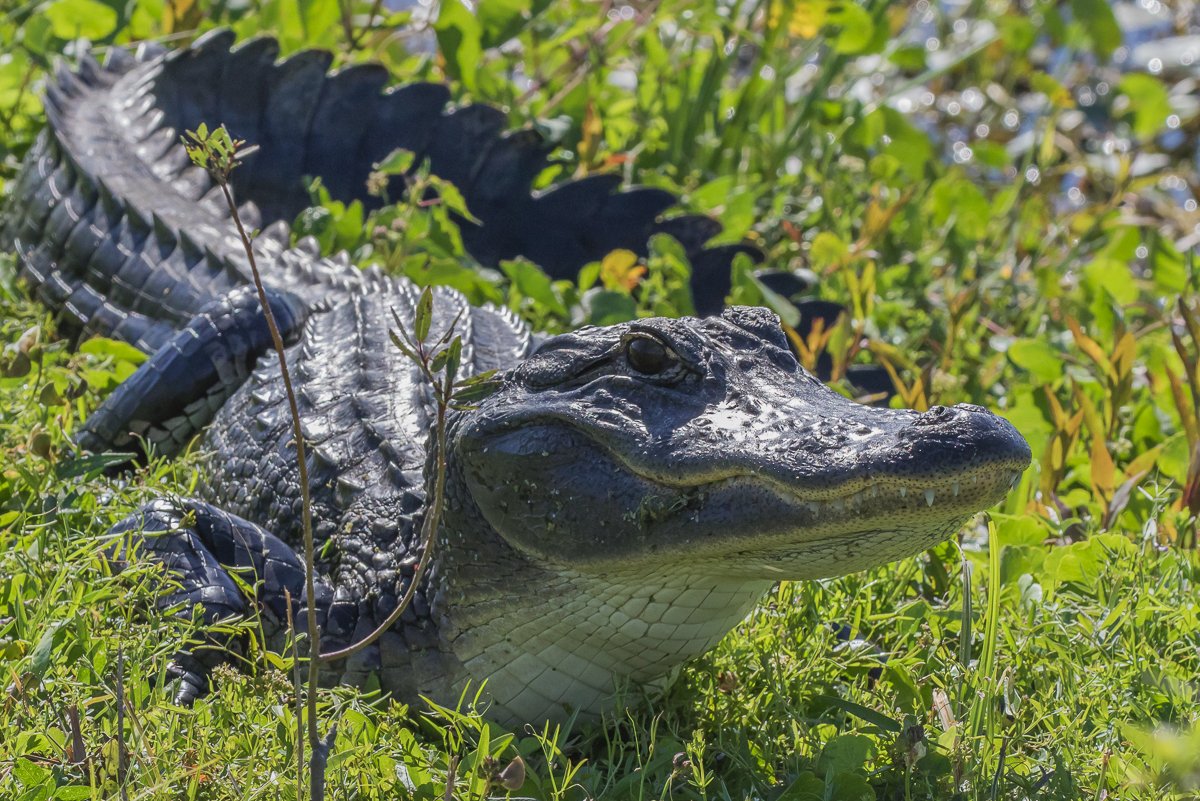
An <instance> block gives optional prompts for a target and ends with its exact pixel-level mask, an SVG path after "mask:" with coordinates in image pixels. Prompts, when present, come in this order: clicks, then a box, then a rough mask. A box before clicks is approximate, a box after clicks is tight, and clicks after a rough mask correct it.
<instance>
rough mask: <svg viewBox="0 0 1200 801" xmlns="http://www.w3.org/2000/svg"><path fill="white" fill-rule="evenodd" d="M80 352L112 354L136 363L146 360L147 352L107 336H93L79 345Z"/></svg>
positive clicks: (114, 356)
mask: <svg viewBox="0 0 1200 801" xmlns="http://www.w3.org/2000/svg"><path fill="white" fill-rule="evenodd" d="M79 352H80V353H87V354H90V355H92V356H111V357H112V358H114V359H116V360H118V361H125V362H129V363H131V364H135V365H136V364H141V363H142V362H144V361H146V354H145V353H142V352H141V351H140V350H138V349H137V348H135V347H134V346H133V345H130V344H129V343H127V342H121V341H119V340H116V339H109V338H107V337H92V338H91V339H89V340H88V341H87V342H84V343H83V344H82V345H80V346H79Z"/></svg>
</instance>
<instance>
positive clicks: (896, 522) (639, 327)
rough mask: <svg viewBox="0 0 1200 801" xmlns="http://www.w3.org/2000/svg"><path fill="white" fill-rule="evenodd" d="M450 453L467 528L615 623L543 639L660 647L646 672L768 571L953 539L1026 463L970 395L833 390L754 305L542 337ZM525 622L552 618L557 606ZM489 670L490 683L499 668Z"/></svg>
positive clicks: (808, 570)
mask: <svg viewBox="0 0 1200 801" xmlns="http://www.w3.org/2000/svg"><path fill="white" fill-rule="evenodd" d="M452 453H453V461H454V464H455V476H456V481H457V483H458V484H459V485H460V491H461V492H460V497H463V498H469V503H470V505H472V506H473V511H472V514H473V516H474V517H476V519H477V525H478V523H482V524H484V527H485V528H487V529H490V531H491V532H492V534H493V535H494V536H495V537H497V538H498V539H499V540H501V541H502V542H503V544H504V546H505V547H506V548H507V549H508V550H509V552H510V554H511V558H513V559H517V560H521V561H523V562H525V563H526V564H528V565H531V566H534V567H536V569H537V570H538V571H539V576H541V578H540V579H539V581H538V582H535V583H537V584H539V586H540V588H541V589H539V590H538V591H539V592H541V593H543V594H544V595H545V596H546V597H547V598H553V597H554V596H556V594H557V593H556V591H555V588H556V587H558V586H561V585H562V584H564V583H569V584H571V585H572V587H573V589H572V597H576V596H579V595H582V596H583V597H585V598H586V597H588V595H589V593H590V594H591V595H592V596H593V597H595V596H602V598H598V599H597V601H596V606H599V605H603V604H607V605H608V608H609V609H610V613H609V615H608V616H609V618H611V619H612V620H613V621H615V622H613V623H611V624H608V623H605V615H604V614H603V613H598V612H597V611H596V609H595V608H593V609H591V610H588V614H587V616H586V617H581V616H579V615H576V616H575V617H574V618H572V619H571V620H570V621H568V622H567V623H564V625H563V627H560V630H559V631H558V633H557V634H556V635H555V636H556V637H557V638H559V639H558V640H557V642H558V643H559V644H560V645H561V643H562V638H563V637H566V638H568V639H573V640H578V641H579V642H578V643H577V646H578V647H575V648H573V649H568V650H572V652H573V653H575V654H578V653H580V649H582V651H585V652H588V653H589V655H588V656H585V657H584V660H585V661H590V662H592V663H594V662H595V661H596V660H600V661H602V662H603V661H605V660H604V658H603V656H604V653H603V652H604V649H611V648H613V647H617V646H615V645H614V643H616V642H617V641H618V640H620V641H621V642H623V643H624V646H623V647H625V648H626V650H629V651H636V652H637V654H641V655H643V656H645V655H647V654H649V653H650V652H653V651H655V649H658V650H659V651H661V652H662V653H661V654H660V655H659V657H653V656H645V659H644V661H645V662H646V665H645V667H644V669H640V670H639V669H638V660H637V659H636V658H634V659H633V662H632V664H633V666H634V671H633V672H634V674H636V675H634V678H640V679H642V680H645V679H646V678H652V677H653V674H655V673H656V672H657V673H662V672H664V671H665V670H666V669H669V668H670V667H671V666H672V665H671V664H669V663H671V662H672V659H673V661H674V662H675V663H678V662H680V661H682V659H683V658H685V657H686V656H688V655H690V654H691V653H696V652H699V651H701V650H703V649H704V648H707V647H709V646H710V645H711V644H712V643H713V642H715V639H716V638H719V636H720V635H721V634H723V633H724V632H725V631H727V630H728V629H729V628H730V627H731V626H733V625H736V623H737V621H738V620H739V619H740V618H741V616H743V615H744V614H745V613H746V610H747V609H748V608H749V607H750V606H752V604H753V602H754V600H755V599H756V598H757V597H759V596H760V595H761V593H762V591H763V590H764V589H765V588H766V587H769V586H770V583H771V582H773V581H775V580H778V579H812V578H821V577H828V576H835V575H840V574H843V573H847V572H850V571H854V570H861V569H864V568H867V567H871V566H874V565H879V564H883V563H885V562H889V561H893V560H896V559H900V558H903V557H906V556H910V555H913V554H916V553H919V552H921V551H923V550H925V549H927V548H929V547H931V546H932V545H934V544H936V543H938V542H940V541H941V540H943V539H945V538H947V537H949V536H950V535H952V534H953V533H954V532H955V531H957V530H958V528H959V527H960V526H961V525H962V524H963V523H964V522H965V521H966V520H967V519H968V518H969V517H970V516H971V515H973V514H974V513H976V512H978V511H980V510H982V509H985V508H987V507H988V506H991V505H992V504H994V503H996V502H997V501H999V500H1000V499H1001V498H1003V497H1004V495H1005V493H1006V492H1007V491H1008V490H1009V489H1010V488H1011V486H1012V485H1013V483H1014V482H1015V481H1016V479H1017V478H1018V477H1019V476H1020V474H1021V472H1022V471H1023V470H1024V469H1025V467H1026V466H1027V465H1028V464H1029V460H1030V450H1029V446H1028V445H1027V444H1026V443H1025V441H1024V440H1023V439H1022V438H1021V436H1020V435H1019V434H1018V433H1017V431H1016V430H1015V429H1014V428H1013V427H1012V426H1011V425H1009V424H1008V423H1007V422H1005V421H1004V420H1002V419H1001V418H999V417H997V416H995V415H994V414H992V413H991V412H988V411H987V410H985V409H983V408H981V407H978V406H970V405H959V406H954V407H951V408H946V407H934V408H933V409H931V410H929V411H927V412H924V413H918V412H915V411H910V410H895V409H879V408H871V407H867V406H863V405H860V404H857V403H854V402H853V401H850V400H848V399H846V398H844V397H842V396H841V395H839V394H837V393H836V392H834V391H833V390H831V389H829V388H827V387H825V386H824V385H822V384H821V383H820V382H819V381H817V380H816V379H815V378H813V377H812V376H811V375H810V374H808V373H807V372H805V370H804V369H803V368H801V367H800V365H799V364H798V363H797V362H796V359H795V358H794V357H793V355H792V353H791V351H790V350H789V348H788V346H787V341H786V339H785V337H784V334H783V332H782V331H781V329H780V326H779V321H778V319H777V318H776V317H775V316H774V315H773V314H771V313H769V312H767V311H765V310H763V309H753V308H733V309H729V310H727V311H726V312H725V313H724V314H722V315H721V316H720V317H714V318H707V319H676V320H672V319H647V320H639V321H636V322H632V323H628V324H624V325H618V326H612V327H607V328H584V329H581V330H579V331H577V332H575V333H572V334H566V335H563V336H558V337H555V338H552V339H549V340H548V341H546V342H545V343H544V344H543V345H542V346H541V347H540V348H539V349H538V350H537V351H536V352H535V353H534V354H533V355H532V356H531V357H530V358H529V359H528V360H526V361H525V362H524V363H523V364H522V365H521V366H520V367H519V368H518V369H516V370H514V371H513V372H511V373H510V374H509V375H508V376H507V377H506V379H505V381H504V383H503V386H502V388H501V389H500V391H499V392H497V393H496V394H495V395H493V396H491V397H490V398H488V399H487V400H486V401H485V402H484V403H483V404H482V406H481V407H480V408H478V409H477V410H475V411H473V412H471V413H469V414H468V415H465V416H464V417H463V419H461V420H459V421H458V422H457V424H456V425H455V427H454V434H453V445H452ZM479 518H481V519H482V520H479ZM672 576H674V577H677V578H678V581H675V582H674V584H673V583H672V580H671V577H672ZM451 580H452V579H451ZM473 580H477V578H476V579H473ZM583 585H586V587H590V588H591V589H590V590H589V589H586V588H584V589H582V590H581V589H580V588H581V586H583ZM664 585H666V586H668V587H669V586H675V590H674V591H670V592H666V593H664V592H662V591H661V588H662V587H663V586H664ZM616 587H624V588H625V589H624V590H620V589H614V588H616ZM639 588H652V590H651V589H643V590H641V591H640V593H641V595H642V596H646V598H645V599H643V600H647V604H648V605H650V606H653V605H655V604H658V605H659V606H661V607H663V608H662V609H660V610H658V611H657V612H656V613H655V619H653V620H646V619H644V618H641V619H639V616H640V615H642V614H643V613H644V611H645V610H644V609H641V608H640V607H639V606H638V603H636V602H635V603H632V605H631V603H630V598H633V599H635V600H636V599H637V598H638V597H639ZM697 588H701V589H703V590H704V591H705V592H707V593H708V595H707V596H705V597H706V598H708V599H709V601H710V602H709V603H708V605H707V606H704V607H703V611H704V614H703V615H700V614H693V613H694V612H696V610H697V608H699V607H697V606H696V605H697V604H698V603H699V601H697V600H696V599H697V598H698V597H699V596H697V595H696V594H695V592H692V591H694V590H696V589H697ZM718 590H719V595H720V597H721V598H723V599H724V600H723V601H722V602H721V603H720V604H713V603H711V597H712V594H713V593H714V592H717V591H718ZM689 593H690V595H689ZM562 597H567V594H566V593H565V592H564V593H563V594H562ZM687 597H691V599H692V600H691V602H690V603H691V606H690V607H688V608H685V609H684V610H683V611H682V612H678V611H677V612H676V613H674V614H673V613H671V612H669V611H668V610H670V609H672V608H673V607H674V606H675V605H676V602H677V601H678V600H679V599H680V598H687ZM603 599H607V600H603ZM722 604H723V606H722ZM718 606H722V608H716V607H718ZM526 608H527V609H528V608H529V607H528V605H526ZM631 609H632V610H635V611H634V612H633V613H631V612H630V610H631ZM621 610H624V611H621ZM536 617H537V623H538V625H539V626H541V627H543V628H550V627H552V621H553V620H554V619H555V618H556V610H555V606H554V603H553V602H551V603H549V604H548V605H547V607H546V608H545V609H543V610H542V611H540V612H538V613H537V614H536ZM671 621H674V623H673V624H672V625H670V626H667V627H666V628H662V627H661V626H662V624H663V623H664V622H668V623H669V622H671ZM478 622H479V621H473V625H475V624H478ZM639 623H641V624H644V626H643V625H639ZM506 625H508V626H509V627H513V626H518V627H519V625H518V623H517V622H513V621H510V622H509V623H508V624H506ZM606 625H607V626H610V627H615V630H614V631H608V630H606V628H605V626H606ZM656 625H657V626H659V628H658V629H657V636H656V635H655V628H654V627H655V626H656ZM688 625H692V626H693V628H694V630H692V631H690V632H687V633H686V634H684V635H681V634H679V629H680V628H681V627H687V626H688ZM568 630H569V631H568ZM622 632H623V633H622ZM664 638H666V639H667V640H669V641H670V642H669V643H668V647H662V643H661V642H659V641H660V640H662V639H664ZM589 643H591V645H590V646H589ZM596 643H603V644H604V646H603V648H599V649H598V648H597V647H596V645H595V644H596ZM679 643H683V644H682V645H679ZM676 646H678V647H676ZM671 648H675V651H674V652H672V653H668V652H670V651H671ZM525 650H526V651H527V650H528V649H525ZM467 656H468V658H470V657H472V656H475V657H478V654H476V653H474V652H472V653H471V654H468V655H467ZM629 656H630V655H629V654H627V655H626V661H625V662H624V663H623V664H625V665H628V664H629V662H628V657H629ZM635 656H636V655H635ZM483 661H484V662H487V663H488V665H490V667H488V668H487V669H485V670H483V671H482V672H483V673H484V674H487V675H488V676H491V677H492V680H495V676H496V671H495V667H496V664H495V663H496V660H495V659H486V660H483ZM501 661H502V660H501ZM614 662H616V661H614ZM475 672H480V671H475ZM596 681H597V682H601V681H602V679H601V677H599V676H598V677H597V678H596ZM610 683H611V681H610ZM572 697H578V696H577V695H575V696H572ZM514 714H515V715H516V716H518V717H519V716H520V715H521V713H520V711H518V710H514Z"/></svg>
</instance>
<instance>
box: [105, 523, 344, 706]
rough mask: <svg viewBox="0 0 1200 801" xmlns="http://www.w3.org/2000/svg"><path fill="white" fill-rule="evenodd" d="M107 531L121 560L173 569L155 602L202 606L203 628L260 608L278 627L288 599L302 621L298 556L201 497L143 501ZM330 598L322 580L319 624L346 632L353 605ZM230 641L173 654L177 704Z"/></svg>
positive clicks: (204, 679) (197, 691)
mask: <svg viewBox="0 0 1200 801" xmlns="http://www.w3.org/2000/svg"><path fill="white" fill-rule="evenodd" d="M110 533H111V534H113V535H116V536H117V537H118V538H119V544H118V545H117V546H116V549H115V550H116V553H115V561H116V562H117V564H118V565H119V564H122V563H123V562H125V561H126V560H127V559H128V558H130V556H132V555H136V554H138V553H141V554H143V555H146V556H149V557H150V558H152V559H154V560H156V561H158V562H160V563H161V564H162V565H163V566H164V567H165V568H166V569H167V571H168V572H169V573H170V574H171V578H172V579H173V583H172V585H171V588H170V589H168V590H167V591H166V592H164V593H163V595H162V596H161V597H160V599H159V607H160V608H161V609H178V610H180V613H181V614H186V615H190V614H191V613H192V610H193V609H195V607H196V606H199V607H200V608H201V610H202V619H203V621H204V623H205V624H206V625H211V624H213V623H215V622H217V621H218V620H223V619H227V618H232V617H238V616H244V615H247V614H249V613H251V612H252V611H253V610H254V609H259V610H261V611H263V612H265V613H266V619H267V620H268V621H269V623H270V624H271V626H273V627H277V628H280V629H281V628H282V624H283V622H284V621H286V620H287V615H288V599H289V598H290V599H291V605H292V609H291V612H292V616H293V619H294V620H296V621H298V622H299V621H302V620H303V615H304V614H305V612H306V608H307V604H308V597H307V594H306V592H305V575H304V561H303V559H302V558H301V557H300V556H299V554H297V553H296V552H295V551H294V550H292V549H291V548H290V547H288V545H286V544H285V543H284V542H283V541H282V540H280V539H279V538H278V537H276V536H274V535H273V534H271V533H270V532H268V531H266V530H264V529H263V528H261V527H260V526H257V525H255V524H254V523H251V522H249V521H247V520H243V519H242V518H240V517H237V516H236V515H233V514H230V513H229V512H226V511H223V510H221V509H218V508H217V507H215V506H212V505H210V504H207V503H203V502H200V501H192V500H179V501H174V500H165V499H164V500H156V501H152V502H150V503H148V504H146V505H145V506H143V507H142V508H141V509H139V510H138V511H137V512H135V513H134V514H132V515H130V516H129V517H127V518H125V519H124V520H123V521H121V522H120V523H118V524H117V525H116V526H114V527H113V529H112V531H111V532H110ZM235 575H236V576H237V578H238V580H237V581H235V580H234V576H235ZM239 585H240V586H241V587H249V588H252V590H253V596H252V597H247V596H246V594H245V593H244V592H243V591H242V590H241V589H240V588H239ZM334 597H335V594H334V592H333V590H332V588H331V587H330V585H329V583H328V582H327V581H326V580H324V579H323V578H319V579H318V580H317V582H316V598H315V605H316V608H317V612H318V618H319V620H320V621H321V624H322V627H323V628H325V629H326V630H328V631H331V632H333V633H340V632H345V633H349V632H350V631H352V630H353V628H354V623H355V620H354V618H355V617H356V615H357V607H356V606H354V605H348V604H343V603H339V602H337V601H335V599H334ZM228 645H229V643H227V642H221V641H220V640H218V639H217V638H215V637H211V636H210V637H209V642H207V643H206V644H203V645H201V646H199V647H197V648H194V649H193V650H191V651H190V652H182V653H180V654H178V655H177V656H176V658H175V660H174V662H173V664H172V666H171V672H172V673H173V674H174V675H176V676H179V677H180V678H181V679H182V683H181V685H180V688H179V691H178V693H177V694H176V697H175V700H176V702H177V703H181V704H187V703H191V702H192V701H193V700H195V699H196V698H197V697H198V696H200V695H202V694H203V693H204V692H205V691H206V690H207V687H208V676H209V672H210V671H211V670H212V668H213V667H215V666H216V665H218V664H220V663H221V662H223V661H225V659H226V657H227V653H228V648H227V646H228Z"/></svg>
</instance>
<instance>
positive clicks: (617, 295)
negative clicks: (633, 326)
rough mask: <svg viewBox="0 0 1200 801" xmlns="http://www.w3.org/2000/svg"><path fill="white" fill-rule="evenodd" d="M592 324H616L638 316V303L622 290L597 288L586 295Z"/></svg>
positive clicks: (586, 305) (589, 319)
mask: <svg viewBox="0 0 1200 801" xmlns="http://www.w3.org/2000/svg"><path fill="white" fill-rule="evenodd" d="M584 304H585V307H586V308H587V310H588V322H589V323H590V324H591V325H615V324H616V323H624V322H627V321H628V320H632V319H633V318H635V317H636V316H637V304H635V303H634V302H633V298H631V297H630V296H629V295H626V294H624V293H622V292H610V291H608V290H605V289H596V290H592V291H591V292H588V293H587V295H585V296H584Z"/></svg>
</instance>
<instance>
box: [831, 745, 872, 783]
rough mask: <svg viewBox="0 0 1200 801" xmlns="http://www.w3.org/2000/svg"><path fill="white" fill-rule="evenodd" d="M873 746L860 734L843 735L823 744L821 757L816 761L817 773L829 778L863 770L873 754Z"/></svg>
mask: <svg viewBox="0 0 1200 801" xmlns="http://www.w3.org/2000/svg"><path fill="white" fill-rule="evenodd" d="M874 751H875V746H874V744H873V743H872V742H871V738H869V737H864V736H863V735H861V734H843V735H841V736H839V737H835V738H833V739H832V740H830V741H829V742H827V743H826V744H825V747H824V748H823V749H822V750H821V757H820V759H818V760H817V773H818V774H820V775H823V776H825V779H826V781H828V780H829V779H830V777H834V776H837V775H838V774H840V773H846V772H851V771H855V770H863V769H864V767H865V766H866V762H867V760H868V759H869V758H870V756H871V754H872V753H874Z"/></svg>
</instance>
